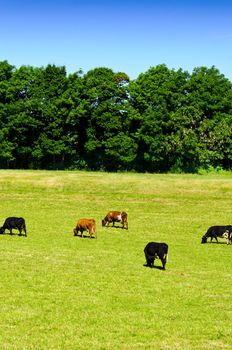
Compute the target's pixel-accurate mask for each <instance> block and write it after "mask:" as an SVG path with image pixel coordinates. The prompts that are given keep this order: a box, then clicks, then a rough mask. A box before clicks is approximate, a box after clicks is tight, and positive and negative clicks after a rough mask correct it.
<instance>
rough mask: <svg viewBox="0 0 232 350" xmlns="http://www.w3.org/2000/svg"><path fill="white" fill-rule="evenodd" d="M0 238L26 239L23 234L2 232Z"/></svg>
mask: <svg viewBox="0 0 232 350" xmlns="http://www.w3.org/2000/svg"><path fill="white" fill-rule="evenodd" d="M0 236H11V237H26V235H24V234H23V233H19V232H12V233H10V232H4V233H1V234H0Z"/></svg>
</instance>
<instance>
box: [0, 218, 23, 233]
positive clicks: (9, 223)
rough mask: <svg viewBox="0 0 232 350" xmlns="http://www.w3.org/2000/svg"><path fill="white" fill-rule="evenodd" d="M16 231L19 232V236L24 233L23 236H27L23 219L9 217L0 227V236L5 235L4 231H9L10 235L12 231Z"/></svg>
mask: <svg viewBox="0 0 232 350" xmlns="http://www.w3.org/2000/svg"><path fill="white" fill-rule="evenodd" d="M13 229H17V230H18V231H19V236H21V235H22V231H24V236H27V230H26V224H25V220H24V218H17V217H9V218H7V219H6V220H5V222H4V224H3V226H2V227H0V234H2V233H5V230H9V231H10V234H11V235H12V234H13V233H12V230H13Z"/></svg>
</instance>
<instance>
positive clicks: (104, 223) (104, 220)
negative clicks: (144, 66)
mask: <svg viewBox="0 0 232 350" xmlns="http://www.w3.org/2000/svg"><path fill="white" fill-rule="evenodd" d="M102 226H103V227H104V226H106V219H103V220H102Z"/></svg>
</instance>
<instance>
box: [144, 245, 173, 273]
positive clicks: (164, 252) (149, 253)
mask: <svg viewBox="0 0 232 350" xmlns="http://www.w3.org/2000/svg"><path fill="white" fill-rule="evenodd" d="M144 254H145V258H146V261H147V265H146V266H149V267H153V266H154V261H155V259H156V258H159V259H160V260H161V262H162V265H163V270H165V265H166V261H167V256H168V245H167V244H166V243H157V242H149V243H148V244H147V245H146V247H145V248H144Z"/></svg>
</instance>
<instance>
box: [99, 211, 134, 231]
mask: <svg viewBox="0 0 232 350" xmlns="http://www.w3.org/2000/svg"><path fill="white" fill-rule="evenodd" d="M111 222H112V224H113V226H114V223H115V222H120V223H121V224H122V228H125V229H126V230H128V222H127V213H125V211H109V212H108V214H107V215H106V216H105V218H104V219H103V220H102V226H109V224H110V223H111Z"/></svg>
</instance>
